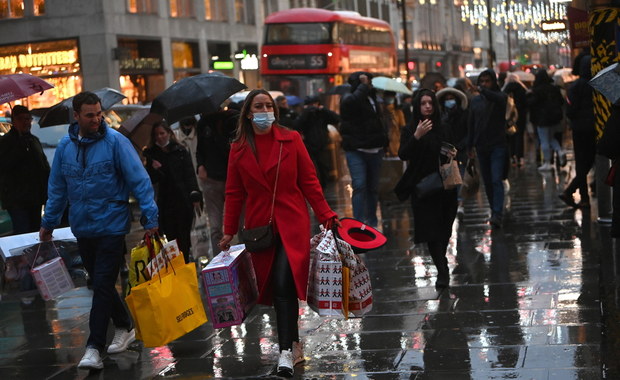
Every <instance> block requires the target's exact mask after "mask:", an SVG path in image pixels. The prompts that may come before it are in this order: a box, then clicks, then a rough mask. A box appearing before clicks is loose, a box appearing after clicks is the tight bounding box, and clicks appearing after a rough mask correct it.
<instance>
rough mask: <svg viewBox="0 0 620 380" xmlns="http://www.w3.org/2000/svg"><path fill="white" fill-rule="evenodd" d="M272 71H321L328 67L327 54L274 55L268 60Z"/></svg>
mask: <svg viewBox="0 0 620 380" xmlns="http://www.w3.org/2000/svg"><path fill="white" fill-rule="evenodd" d="M268 64H269V69H270V70H304V69H305V70H308V69H310V70H319V69H325V68H326V67H327V56H326V55H325V54H296V55H272V56H270V57H269V60H268Z"/></svg>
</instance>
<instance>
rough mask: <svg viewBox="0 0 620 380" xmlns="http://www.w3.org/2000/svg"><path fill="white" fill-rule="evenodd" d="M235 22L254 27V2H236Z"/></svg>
mask: <svg viewBox="0 0 620 380" xmlns="http://www.w3.org/2000/svg"><path fill="white" fill-rule="evenodd" d="M235 20H236V21H237V23H238V24H250V25H254V23H255V21H254V0H235Z"/></svg>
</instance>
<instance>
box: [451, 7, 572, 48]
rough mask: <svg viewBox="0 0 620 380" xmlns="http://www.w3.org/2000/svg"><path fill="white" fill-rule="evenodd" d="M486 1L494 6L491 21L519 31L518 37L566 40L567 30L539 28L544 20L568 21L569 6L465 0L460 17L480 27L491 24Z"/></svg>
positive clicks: (540, 39) (542, 41) (548, 40)
mask: <svg viewBox="0 0 620 380" xmlns="http://www.w3.org/2000/svg"><path fill="white" fill-rule="evenodd" d="M487 2H488V3H489V4H490V6H491V17H490V19H491V23H492V24H494V25H495V26H498V27H500V26H503V27H504V28H505V29H509V28H510V29H512V30H516V31H517V33H518V37H519V39H523V40H531V41H533V42H535V43H538V44H544V45H547V44H552V43H557V42H562V41H566V39H567V38H568V31H560V32H550V33H549V32H547V33H544V32H542V31H541V30H540V25H541V23H543V22H545V21H553V20H566V5H565V4H563V3H558V2H548V1H542V0H522V1H519V0H462V3H461V20H462V21H463V22H469V23H470V24H471V25H474V26H475V27H477V28H478V29H483V28H487V27H488V21H489V20H488V18H487Z"/></svg>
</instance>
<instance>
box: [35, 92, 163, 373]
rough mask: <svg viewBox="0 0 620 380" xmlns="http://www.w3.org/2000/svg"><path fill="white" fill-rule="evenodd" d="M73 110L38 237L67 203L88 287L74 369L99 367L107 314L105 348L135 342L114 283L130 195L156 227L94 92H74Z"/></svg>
mask: <svg viewBox="0 0 620 380" xmlns="http://www.w3.org/2000/svg"><path fill="white" fill-rule="evenodd" d="M73 115H74V117H75V120H76V121H75V122H74V123H72V124H71V125H70V126H69V134H68V135H67V136H65V137H64V138H63V139H62V140H61V141H60V144H58V147H57V148H56V153H55V156H54V162H53V164H52V170H51V174H50V177H49V183H48V200H47V204H46V205H45V215H44V217H43V220H42V222H41V230H40V231H39V237H40V239H41V241H49V240H51V239H52V231H53V230H54V228H55V227H56V226H58V224H59V223H60V219H61V217H62V214H63V211H64V210H65V208H66V206H67V205H68V206H69V224H70V225H71V231H72V232H73V234H74V235H75V237H76V238H77V241H78V247H79V251H80V256H81V257H82V261H83V262H84V267H85V268H86V270H87V271H88V274H89V276H90V277H91V279H92V287H93V302H92V307H91V310H90V320H89V328H90V336H89V337H88V341H87V343H86V352H85V354H84V357H83V358H82V360H81V361H80V363H79V365H78V367H80V368H90V369H101V368H103V362H102V360H101V352H102V350H103V349H104V348H105V345H106V333H107V330H108V323H109V322H110V318H111V319H112V322H113V323H114V326H115V327H116V331H115V334H114V339H113V340H112V343H111V344H110V346H109V347H108V350H107V352H108V353H118V352H122V351H125V349H126V348H127V346H128V345H129V344H130V343H131V342H133V341H134V340H135V331H134V330H133V327H132V322H131V318H130V317H129V313H128V312H127V309H126V308H125V306H124V304H123V301H122V300H121V298H120V296H119V294H118V292H117V291H116V288H115V283H116V279H117V277H118V273H119V269H120V267H121V264H122V262H123V260H124V257H123V256H124V253H125V252H124V248H123V246H124V241H125V235H126V234H127V233H129V230H130V226H131V211H130V209H129V193H130V192H131V193H133V195H134V197H135V198H136V199H137V201H138V203H139V205H140V209H141V210H142V218H141V222H142V225H143V226H144V228H145V229H146V230H147V231H148V232H149V233H155V232H156V231H157V229H158V224H157V216H158V210H157V205H156V204H155V200H154V195H153V188H152V186H151V180H150V179H149V176H148V174H147V173H146V170H145V169H144V167H143V166H142V163H141V161H140V159H139V157H138V154H137V153H136V151H135V150H134V148H133V146H132V145H131V143H130V142H129V140H127V138H125V137H124V136H123V135H121V134H120V133H118V132H117V131H115V130H114V129H112V128H110V127H109V126H108V125H107V124H106V122H105V121H104V120H103V115H102V112H101V100H100V99H99V98H98V97H97V95H95V94H93V93H92V92H88V91H86V92H82V93H80V94H78V95H76V96H75V97H74V98H73Z"/></svg>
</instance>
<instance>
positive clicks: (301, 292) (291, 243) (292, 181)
mask: <svg viewBox="0 0 620 380" xmlns="http://www.w3.org/2000/svg"><path fill="white" fill-rule="evenodd" d="M273 136H274V138H275V140H276V142H275V143H274V144H273V146H272V150H271V153H270V155H269V160H268V161H267V162H266V163H265V165H263V168H264V169H262V168H261V167H260V166H259V164H258V161H257V159H256V156H255V155H254V153H253V152H252V150H251V148H250V147H249V146H247V145H244V146H239V145H238V144H237V143H233V144H232V146H231V150H230V157H229V159H228V176H227V179H226V202H225V206H224V233H225V234H228V235H234V234H236V233H237V230H238V228H239V218H240V215H241V211H242V209H243V207H244V206H245V227H246V228H255V227H260V226H264V225H266V224H267V223H268V222H269V215H270V212H271V200H272V197H273V185H274V182H275V180H276V171H277V170H276V169H277V166H278V155H279V153H280V142H282V143H283V145H282V161H281V163H280V175H279V177H278V187H277V191H276V201H275V206H274V212H273V218H274V230H275V232H276V233H277V234H279V235H280V238H281V240H282V244H283V245H284V249H285V250H286V254H287V256H288V260H289V263H290V266H291V270H292V272H293V278H294V279H295V287H296V289H297V297H298V298H299V299H301V300H305V299H306V293H307V287H308V271H309V266H310V216H309V213H308V207H307V206H306V200H308V202H309V203H310V206H311V207H312V209H313V210H314V213H315V215H316V216H317V219H318V220H319V221H320V222H321V223H322V222H324V221H327V220H328V219H330V218H332V217H335V216H336V213H335V212H333V211H332V210H331V208H330V207H329V205H328V204H327V201H325V197H324V196H323V191H322V189H321V185H320V184H319V181H318V179H317V177H316V171H315V168H314V165H313V164H312V161H311V160H310V156H309V155H308V152H307V151H306V148H305V146H304V143H303V141H302V140H301V136H300V135H299V133H297V132H295V131H289V130H285V129H281V128H279V127H276V126H274V127H273ZM263 170H265V171H263ZM274 257H275V249H274V248H271V249H267V250H264V251H260V252H252V262H253V264H254V270H255V271H256V279H257V282H258V290H259V300H258V302H259V303H261V304H265V305H271V303H272V288H271V281H270V279H271V268H272V266H273V261H274Z"/></svg>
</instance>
